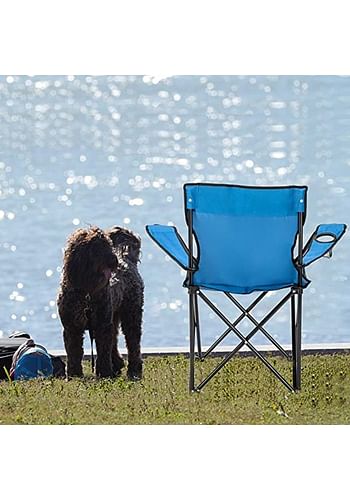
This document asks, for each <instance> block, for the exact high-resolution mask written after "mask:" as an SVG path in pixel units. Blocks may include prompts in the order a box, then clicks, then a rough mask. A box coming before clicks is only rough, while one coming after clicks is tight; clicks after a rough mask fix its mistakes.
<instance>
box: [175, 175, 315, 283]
mask: <svg viewBox="0 0 350 500" xmlns="http://www.w3.org/2000/svg"><path fill="white" fill-rule="evenodd" d="M184 195H185V212H186V220H187V223H189V220H190V218H189V211H192V212H191V213H192V217H191V220H192V227H193V233H194V236H195V239H196V242H197V250H198V255H197V261H198V269H197V271H195V272H194V273H193V284H194V285H199V286H202V287H203V288H208V289H215V290H222V291H230V292H234V293H250V292H252V291H262V290H276V289H280V288H285V287H288V286H292V285H293V284H297V283H298V271H297V268H296V266H295V264H294V260H293V250H294V246H295V243H296V240H297V235H298V214H299V213H302V214H303V217H302V222H303V223H304V221H305V216H306V196H307V187H306V186H282V187H250V186H237V185H223V184H185V186H184Z"/></svg>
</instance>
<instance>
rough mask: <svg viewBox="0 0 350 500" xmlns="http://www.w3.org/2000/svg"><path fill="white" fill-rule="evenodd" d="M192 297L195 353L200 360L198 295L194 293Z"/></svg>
mask: <svg viewBox="0 0 350 500" xmlns="http://www.w3.org/2000/svg"><path fill="white" fill-rule="evenodd" d="M193 298H194V313H195V325H196V337H197V353H198V358H199V359H200V360H201V361H202V360H203V358H202V343H201V332H200V326H199V309H198V295H197V293H195V294H194V295H193Z"/></svg>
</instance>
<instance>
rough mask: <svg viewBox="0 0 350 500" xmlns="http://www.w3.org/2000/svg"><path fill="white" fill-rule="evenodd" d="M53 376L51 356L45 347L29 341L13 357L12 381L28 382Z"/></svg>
mask: <svg viewBox="0 0 350 500" xmlns="http://www.w3.org/2000/svg"><path fill="white" fill-rule="evenodd" d="M52 375H53V365H52V360H51V356H50V354H49V353H48V352H47V350H46V349H45V347H43V346H42V345H39V344H35V342H34V341H33V340H32V339H28V340H27V341H26V342H24V344H22V345H21V346H20V347H19V348H18V349H17V351H16V352H15V354H14V355H13V360H12V366H11V370H10V376H11V378H12V380H21V379H22V380H28V379H31V378H38V377H50V376H52Z"/></svg>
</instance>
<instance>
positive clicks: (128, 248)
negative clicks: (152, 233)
mask: <svg viewBox="0 0 350 500" xmlns="http://www.w3.org/2000/svg"><path fill="white" fill-rule="evenodd" d="M107 234H108V236H109V237H110V238H111V240H112V242H113V246H114V248H115V249H116V250H117V251H119V252H121V254H122V255H126V256H127V257H128V258H129V259H130V261H131V262H133V263H135V264H137V263H138V262H139V261H140V253H141V238H140V237H139V236H137V235H136V234H135V233H133V232H132V231H130V230H129V229H125V228H123V227H119V226H114V227H112V228H111V229H109V230H107Z"/></svg>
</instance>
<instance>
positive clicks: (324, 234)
mask: <svg viewBox="0 0 350 500" xmlns="http://www.w3.org/2000/svg"><path fill="white" fill-rule="evenodd" d="M345 231H346V224H320V225H319V226H317V228H316V229H315V231H314V233H313V234H312V235H311V237H310V239H309V241H308V242H307V243H306V245H305V247H304V249H303V267H306V266H308V265H309V264H311V263H312V262H315V260H318V259H320V258H321V257H331V256H332V250H333V247H334V246H335V245H336V244H337V243H338V241H339V240H340V238H341V237H342V236H343V235H344V234H345Z"/></svg>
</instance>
